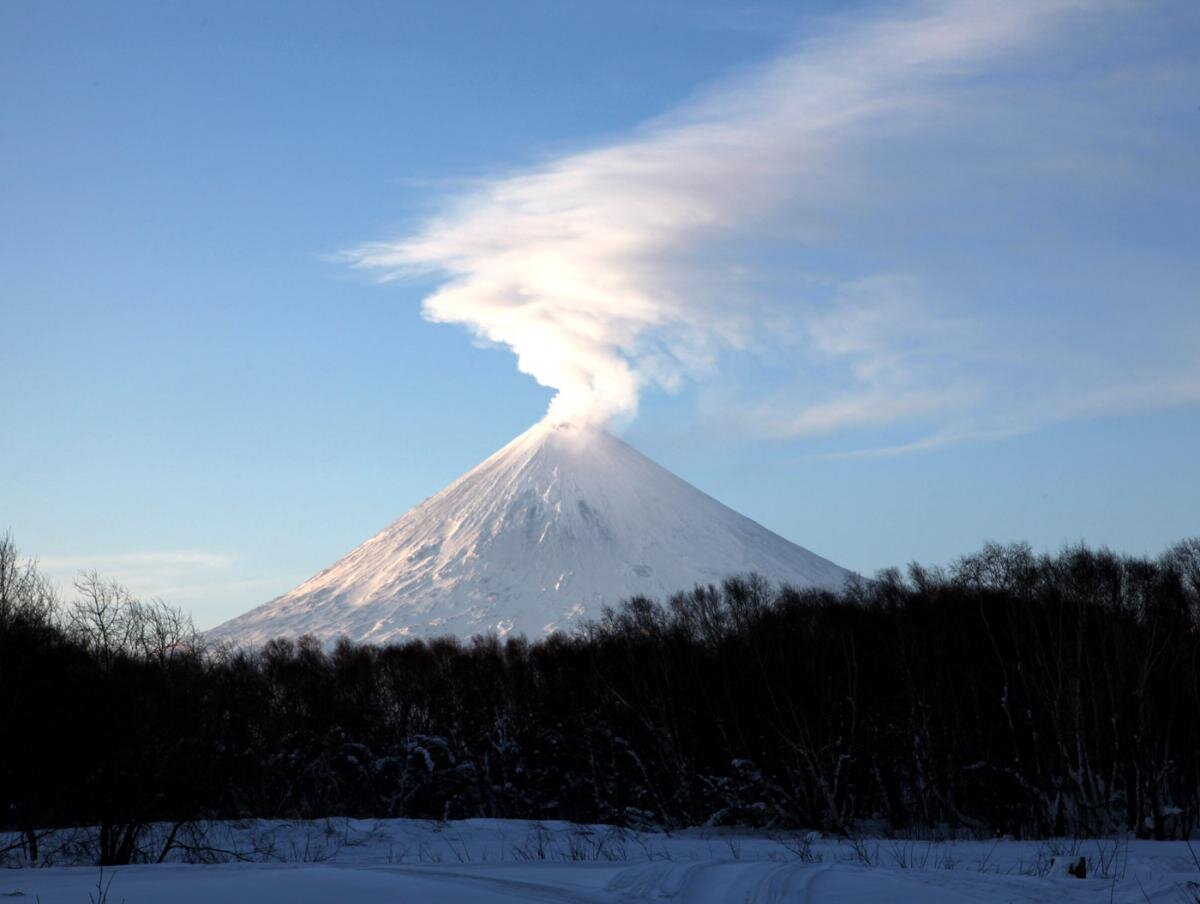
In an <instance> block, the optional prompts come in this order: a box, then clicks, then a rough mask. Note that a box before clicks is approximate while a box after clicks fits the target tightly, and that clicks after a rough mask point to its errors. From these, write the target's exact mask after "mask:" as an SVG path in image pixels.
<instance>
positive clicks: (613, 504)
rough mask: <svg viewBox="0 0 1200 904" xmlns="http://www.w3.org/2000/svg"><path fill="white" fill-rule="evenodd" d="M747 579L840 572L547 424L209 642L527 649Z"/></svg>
mask: <svg viewBox="0 0 1200 904" xmlns="http://www.w3.org/2000/svg"><path fill="white" fill-rule="evenodd" d="M750 572H755V573H757V574H760V575H762V576H763V577H765V578H768V579H770V580H772V581H779V582H786V583H789V584H792V585H794V586H797V587H829V588H835V589H836V588H838V587H840V586H841V585H842V584H843V583H844V582H845V580H846V579H847V578H848V577H850V575H851V573H850V572H849V571H846V570H845V569H843V568H840V567H839V566H837V565H835V564H833V563H832V562H830V561H828V560H827V559H823V558H821V557H820V556H818V555H816V554H814V553H811V552H809V551H808V550H806V549H803V548H802V547H800V546H797V545H796V544H794V543H791V542H789V541H787V540H785V539H783V538H782V537H780V536H779V535H778V534H774V533H772V532H771V531H769V530H767V529H766V528H764V527H762V526H761V525H759V524H756V523H755V522H754V521H751V520H750V519H749V518H746V517H744V516H742V515H739V514H738V513H737V512H735V511H733V509H731V508H728V507H727V506H724V505H722V504H721V503H719V502H717V501H716V500H715V499H713V498H712V497H711V496H707V495H705V494H704V493H702V492H700V491H699V490H697V489H696V488H695V487H693V486H692V485H691V484H689V483H687V482H685V481H683V480H681V479H679V478H678V477H676V476H675V475H674V474H672V473H671V472H670V471H667V470H666V469H664V468H662V467H660V466H659V465H656V464H655V463H654V462H652V461H650V459H648V458H646V457H645V456H644V455H642V454H641V453H640V452H637V451H636V450H635V449H633V448H632V447H630V446H629V445H627V444H626V443H624V442H622V441H621V440H619V439H617V438H616V437H615V436H613V435H612V434H610V433H607V432H606V431H604V430H601V429H598V428H594V427H579V426H575V425H569V424H551V423H547V422H545V421H543V422H542V423H539V424H537V425H535V426H534V427H532V428H531V429H529V430H527V431H526V432H525V433H523V434H521V435H520V436H518V437H517V438H516V439H514V440H513V441H512V442H510V443H509V444H508V445H507V446H505V447H504V448H503V449H501V450H500V451H499V452H497V453H495V454H494V455H492V456H491V457H490V458H488V459H487V460H486V461H484V462H483V463H482V464H480V465H478V466H477V467H475V468H474V469H472V470H471V471H469V472H468V473H466V474H464V475H463V476H462V477H460V478H459V479H458V480H456V481H455V482H454V483H452V484H450V486H448V487H446V488H445V489H444V490H442V491H441V492H440V493H438V494H436V495H435V496H431V497H430V498H429V499H426V500H425V501H424V502H422V503H421V504H420V505H418V506H416V507H415V508H413V509H412V510H411V511H409V512H408V513H407V514H406V515H404V516H403V517H402V518H400V519H399V520H398V521H396V522H394V523H393V524H391V525H390V526H388V527H386V528H384V529H383V530H382V531H380V532H379V533H378V534H376V535H375V536H374V537H372V538H371V539H370V540H367V541H366V542H365V543H363V544H362V545H361V546H359V547H358V548H357V549H355V550H354V551H352V552H351V553H349V554H348V555H346V556H345V557H343V558H342V559H340V560H339V561H337V562H335V563H334V564H333V565H332V566H330V567H329V568H327V569H325V570H324V571H322V572H321V573H320V574H318V575H317V576H316V577H313V578H310V579H309V580H307V581H305V582H304V583H303V584H301V585H300V586H299V587H297V588H296V589H294V590H292V591H291V592H289V593H286V594H284V595H283V596H280V597H277V598H276V599H274V600H272V601H271V602H269V603H266V604H265V605H262V606H259V607H258V608H257V609H254V610H252V611H250V612H248V613H246V614H245V615H241V616H238V617H237V618H234V619H232V620H230V621H228V622H225V623H224V624H223V625H221V626H219V627H217V628H215V629H213V630H212V631H211V632H209V637H210V639H214V640H230V641H233V642H234V643H238V644H261V643H263V642H265V641H267V640H269V639H271V638H273V637H296V636H299V635H302V634H312V635H315V636H316V637H318V638H320V639H321V640H325V641H330V640H333V639H335V638H337V637H339V636H342V635H345V636H347V637H349V638H350V639H351V640H356V641H362V642H370V643H384V642H387V641H393V640H399V639H402V638H405V637H430V636H436V635H445V634H453V635H456V636H458V637H469V636H471V635H473V634H486V633H492V632H494V633H498V634H500V635H504V634H508V633H509V632H513V633H523V634H526V635H528V636H529V637H530V638H537V637H540V636H542V635H543V634H546V633H548V632H551V631H554V630H563V629H570V628H571V627H572V626H574V625H577V624H580V623H581V622H582V621H583V620H585V619H590V618H596V617H598V616H599V615H600V611H601V608H602V607H603V606H605V605H615V604H616V603H618V602H619V601H620V600H621V599H624V598H628V597H631V596H634V595H637V594H642V595H646V596H650V597H654V598H660V599H661V598H665V597H667V596H669V595H670V594H672V593H674V592H676V591H678V590H687V589H690V588H691V587H692V586H694V585H695V584H697V583H709V582H718V581H720V580H722V579H723V578H726V577H729V576H730V575H737V574H747V573H750Z"/></svg>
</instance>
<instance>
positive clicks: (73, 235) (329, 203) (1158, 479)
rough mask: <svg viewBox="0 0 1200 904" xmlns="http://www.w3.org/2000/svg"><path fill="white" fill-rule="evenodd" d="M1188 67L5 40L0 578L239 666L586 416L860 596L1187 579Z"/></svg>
mask: <svg viewBox="0 0 1200 904" xmlns="http://www.w3.org/2000/svg"><path fill="white" fill-rule="evenodd" d="M1198 46H1200V6H1198V5H1197V4H1195V3H1194V2H1190V0H1189V2H1161V3H1139V2H1080V3H1070V4H1064V5H1062V6H1061V7H1060V6H1059V5H1058V4H1055V3H1052V2H1043V0H1038V2H1036V3H1034V2H1023V0H1019V2H1014V3H1011V4H996V3H978V2H967V3H915V4H913V3H903V4H895V3H893V4H879V3H854V4H846V3H842V2H838V3H796V2H785V3H778V4H772V3H754V4H718V3H703V2H700V3H694V2H661V0H660V2H628V3H626V2H611V0H606V2H604V3H582V2H566V3H564V2H559V0H554V2H550V0H546V2H536V0H529V2H520V3H483V2H479V3H465V2H449V3H448V2H438V3H382V2H381V3H369V2H350V3H291V2H289V3H279V4H270V3H255V4H244V3H206V2H186V3H183V2H179V3H162V2H154V3H139V2H127V3H119V4H118V3H112V4H98V3H83V2H79V3H58V2H47V0H38V2H21V0H9V2H6V3H4V4H2V5H0V373H2V374H3V376H4V378H5V379H4V393H3V400H4V409H5V410H4V416H3V419H2V420H0V530H3V529H9V530H11V531H12V533H13V536H14V539H15V540H16V542H17V544H18V546H19V547H20V548H21V549H22V550H23V551H24V552H26V553H29V554H33V555H37V556H38V557H39V558H40V559H41V560H42V562H43V564H44V566H45V568H46V569H47V570H49V571H51V572H53V573H54V574H56V575H58V576H60V577H62V578H63V579H66V580H69V577H70V575H71V574H72V573H74V572H75V571H76V570H78V569H80V568H96V569H98V570H100V571H101V572H102V573H104V574H106V575H110V576H112V577H114V578H117V579H120V580H122V581H124V582H125V583H127V584H128V585H129V586H130V587H131V588H132V589H134V590H135V591H137V592H140V593H143V594H146V595H161V596H163V597H164V598H166V599H168V600H169V601H172V602H175V603H178V604H180V605H182V606H184V607H186V608H188V609H190V610H191V611H192V612H193V613H194V615H195V617H196V620H197V623H198V624H199V625H201V626H202V627H208V626H210V625H212V624H215V623H217V622H219V621H221V620H223V619H225V618H227V617H230V616H232V615H234V614H237V613H239V612H241V611H244V610H246V609H248V608H250V607H252V606H254V605H257V604H258V603H261V602H264V601H266V600H267V599H269V598H271V597H273V596H275V595H277V594H279V593H281V592H283V591H286V590H288V589H290V588H291V587H292V586H293V585H294V584H296V583H298V582H299V581H301V580H303V579H304V578H306V577H308V576H309V575H311V574H312V573H314V572H316V571H319V570H320V569H322V568H324V567H325V566H326V565H328V564H330V563H331V562H332V561H333V560H334V559H335V558H337V557H338V556H339V555H341V554H342V553H344V552H346V551H348V550H349V549H350V548H351V547H353V546H355V545H356V544H358V543H359V542H361V541H362V540H363V539H365V538H366V537H367V536H369V535H370V534H372V533H374V532H375V531H376V530H378V529H379V528H381V527H383V526H384V525H385V524H386V523H388V522H390V521H391V520H393V519H394V518H396V517H398V516H399V515H401V514H402V513H403V512H404V511H406V510H407V509H408V508H409V507H410V506H411V505H413V504H414V503H416V502H418V501H420V500H421V499H422V498H424V497H426V496H428V495H430V494H432V493H433V492H436V491H437V490H438V489H440V488H441V487H442V486H444V485H445V484H446V483H447V482H449V481H450V480H451V479H453V478H454V477H456V476H457V475H458V474H460V473H461V472H463V471H465V470H466V469H468V468H469V467H471V466H472V465H474V464H476V463H477V462H478V461H479V460H481V459H482V458H483V457H485V456H486V455H487V454H489V453H490V452H492V451H494V450H495V449H496V448H498V447H499V446H501V445H503V444H504V443H505V442H507V441H508V440H509V439H511V438H512V437H513V436H515V435H516V434H517V433H519V432H520V431H521V430H523V429H525V428H526V427H528V426H529V425H530V424H532V423H533V422H535V421H536V420H538V419H539V418H540V417H542V415H543V414H544V412H545V411H546V408H547V405H548V404H549V403H550V401H551V399H552V398H554V397H555V396H556V391H559V393H560V394H559V396H558V398H559V400H560V401H559V402H558V403H556V404H557V405H560V406H562V410H563V412H565V413H567V414H569V415H570V416H583V415H585V414H588V413H591V414H594V416H596V417H598V418H610V419H611V420H612V423H613V425H614V429H617V430H619V432H621V433H622V435H623V436H624V437H625V438H626V439H627V440H628V441H630V442H631V443H633V444H634V445H635V446H637V447H638V448H640V449H641V450H642V451H644V452H645V453H646V454H648V455H650V456H651V457H652V458H654V459H655V460H657V461H659V462H660V463H661V464H663V465H665V466H666V467H668V468H670V469H672V470H674V471H675V472H676V473H678V474H679V475H680V476H682V477H684V478H685V479H687V480H689V481H691V482H692V483H694V484H695V485H697V486H699V487H700V488H701V489H703V490H705V491H707V492H709V493H710V494H712V495H714V496H716V497H717V498H718V499H720V500H722V501H723V502H725V503H727V504H729V505H731V506H732V507H734V508H736V509H738V510H739V511H741V512H743V513H744V514H747V515H749V516H750V517H752V518H754V519H756V520H758V521H759V522H761V523H763V524H764V525H766V526H768V527H770V528H772V529H773V530H775V531H777V532H779V533H781V534H783V535H784V536H786V537H788V538H789V539H791V540H794V541H796V542H798V543H800V544H802V545H804V546H807V547H808V548H810V549H813V550H814V551H816V552H818V553H820V554H822V555H825V556H827V557H829V558H831V559H833V560H835V561H837V562H838V563H840V564H843V565H845V566H848V567H852V568H855V569H858V570H860V571H862V572H864V573H868V574H869V573H872V572H874V571H875V570H876V569H878V568H880V567H884V566H888V565H892V564H903V563H905V562H908V561H910V560H914V559H915V560H920V561H923V562H927V563H944V562H947V561H949V560H951V559H952V558H954V557H955V556H957V555H959V554H961V553H965V552H968V551H971V550H973V549H975V548H977V547H978V546H979V544H980V543H982V542H983V541H985V540H989V539H996V540H1002V541H1007V540H1017V539H1024V540H1028V541H1029V542H1031V543H1032V544H1033V545H1034V546H1035V547H1036V548H1039V549H1056V548H1058V547H1059V546H1060V545H1062V544H1064V543H1070V542H1076V541H1079V540H1085V541H1087V542H1089V543H1092V544H1096V545H1101V544H1107V545H1109V546H1111V547H1113V548H1116V549H1119V550H1122V551H1128V552H1132V553H1156V552H1158V551H1160V550H1161V549H1162V548H1163V547H1164V546H1165V545H1167V544H1168V543H1170V542H1173V541H1174V540H1177V539H1180V538H1182V537H1184V536H1189V535H1196V534H1200V515H1198V513H1200V476H1198V468H1197V462H1198V461H1200V355H1198V349H1200V288H1198V287H1200V57H1198V56H1197V54H1196V48H1197V47H1198ZM423 303H424V304H425V309H424V313H423V309H422V305H423ZM514 351H515V352H516V353H517V355H519V360H520V366H521V368H522V369H523V370H524V371H525V373H522V372H520V371H519V370H518V367H517V363H518V357H517V356H515V355H514V353H513V352H514ZM539 381H540V382H539ZM543 384H544V385H543ZM589 416H590V415H589Z"/></svg>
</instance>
